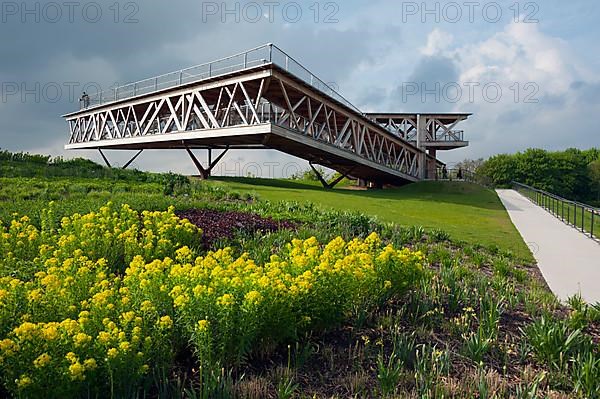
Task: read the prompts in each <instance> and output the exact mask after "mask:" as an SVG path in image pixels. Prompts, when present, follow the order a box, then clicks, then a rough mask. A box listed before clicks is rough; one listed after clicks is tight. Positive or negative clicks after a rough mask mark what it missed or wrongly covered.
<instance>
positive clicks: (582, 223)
mask: <svg viewBox="0 0 600 399" xmlns="http://www.w3.org/2000/svg"><path fill="white" fill-rule="evenodd" d="M581 232H582V233H584V232H585V207H583V206H582V207H581Z"/></svg>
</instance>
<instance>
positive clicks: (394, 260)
mask: <svg viewBox="0 0 600 399" xmlns="http://www.w3.org/2000/svg"><path fill="white" fill-rule="evenodd" d="M50 219H51V218H50V217H49V216H48V220H46V219H44V218H42V226H41V228H40V229H38V228H37V227H35V226H33V225H32V224H31V223H30V221H29V220H28V218H21V219H18V220H15V221H13V222H12V223H11V224H10V225H9V226H5V227H0V256H3V260H0V265H1V266H2V267H0V379H1V381H2V383H3V385H4V387H5V388H6V390H7V391H8V392H10V393H11V394H12V395H14V396H22V397H40V396H44V395H45V396H50V397H77V396H81V395H82V394H84V393H85V395H91V396H94V395H102V394H103V393H104V392H106V390H107V389H109V387H110V389H111V390H112V392H113V395H115V396H127V397H129V396H134V394H135V392H137V390H138V389H139V388H140V387H141V386H143V385H144V384H147V383H148V381H150V380H151V379H152V377H151V376H152V375H153V374H164V373H165V372H166V371H168V370H169V369H170V368H171V367H172V366H173V363H174V356H175V354H177V353H180V352H181V351H182V350H183V349H184V348H185V347H186V346H187V345H188V344H191V345H192V347H193V349H194V351H195V354H196V356H197V360H198V363H199V365H201V366H204V365H206V366H209V365H214V364H223V365H226V364H232V363H237V362H240V361H242V360H243V359H245V358H246V355H247V354H248V353H249V352H250V351H251V350H252V349H255V348H257V347H261V346H263V347H267V346H268V347H273V346H274V345H277V344H280V343H287V342H290V341H292V340H294V339H296V338H298V337H299V336H301V335H303V334H306V333H308V332H310V331H318V330H323V329H328V328H331V327H333V326H335V325H336V324H338V323H340V322H342V321H343V320H345V319H348V318H353V317H356V312H357V310H358V309H370V308H372V307H375V306H378V305H379V304H381V303H382V301H384V300H386V299H387V298H389V297H390V296H397V295H401V294H403V293H404V292H405V291H406V290H407V289H410V288H411V287H412V286H413V285H414V284H415V282H416V281H418V279H419V278H420V275H421V273H422V264H423V263H424V262H425V259H424V257H423V255H422V254H421V253H420V252H414V251H411V250H409V249H401V250H398V249H395V248H394V247H392V246H389V245H388V246H384V244H383V243H382V242H381V239H380V238H379V236H378V235H377V234H371V235H370V236H368V237H367V238H365V239H352V240H350V241H345V240H343V239H342V238H340V237H338V238H335V239H333V240H331V241H330V242H328V243H325V244H323V243H320V242H319V241H318V240H317V239H316V238H314V237H311V238H308V239H305V240H299V239H294V240H292V241H291V242H290V243H289V244H288V245H287V246H286V247H285V248H284V249H283V250H282V251H279V253H274V254H272V255H271V257H270V259H269V260H268V261H267V262H264V263H262V264H258V263H257V262H255V261H254V260H253V259H251V258H250V256H249V255H248V254H242V255H241V256H238V257H234V256H233V253H234V251H233V249H232V248H224V249H219V250H216V251H213V252H208V253H205V254H202V255H201V256H198V253H196V250H195V248H196V246H197V245H198V242H199V238H200V235H201V231H200V230H199V229H197V228H196V227H194V226H192V225H191V224H190V223H189V222H188V221H186V220H181V219H179V218H177V217H176V216H175V215H174V210H173V209H172V208H170V209H168V210H167V211H166V212H142V213H138V212H136V211H134V210H132V209H131V208H129V207H128V206H122V207H119V208H116V207H115V206H113V205H112V204H108V205H106V206H105V207H102V208H101V209H100V210H99V211H98V212H92V213H89V214H86V215H77V214H75V215H72V216H71V217H66V218H63V219H62V220H61V222H60V223H59V224H56V223H54V224H53V223H52V222H51V221H50ZM45 220H46V221H45ZM20 242H21V244H20ZM7 259H8V260H7ZM9 261H11V262H14V263H13V265H12V268H13V269H10V265H9V264H8V263H7V262H9ZM20 265H26V267H25V268H24V269H23V270H22V271H17V270H14V268H15V267H20Z"/></svg>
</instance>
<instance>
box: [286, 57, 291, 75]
mask: <svg viewBox="0 0 600 399" xmlns="http://www.w3.org/2000/svg"><path fill="white" fill-rule="evenodd" d="M289 66H290V57H289V56H287V55H286V56H285V70H286V71H288V72H289Z"/></svg>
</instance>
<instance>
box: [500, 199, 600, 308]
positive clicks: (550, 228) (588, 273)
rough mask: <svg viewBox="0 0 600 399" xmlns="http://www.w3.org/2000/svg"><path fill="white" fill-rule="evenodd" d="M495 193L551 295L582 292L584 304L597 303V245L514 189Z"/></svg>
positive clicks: (599, 267) (599, 282)
mask: <svg viewBox="0 0 600 399" xmlns="http://www.w3.org/2000/svg"><path fill="white" fill-rule="evenodd" d="M496 191H497V193H498V196H499V197H500V200H501V201H502V203H503V204H504V207H505V208H506V210H507V211H508V214H509V215H510V218H511V220H512V222H513V224H514V225H515V227H516V228H517V230H519V233H521V236H523V239H524V240H525V242H526V243H527V244H528V245H529V247H530V248H531V251H532V252H533V253H534V254H533V255H534V256H535V259H536V260H537V262H538V266H539V268H540V270H541V271H542V274H543V275H544V278H545V279H546V281H547V282H548V285H549V286H550V289H551V290H552V292H554V293H555V294H556V295H557V296H558V298H559V299H561V300H565V299H567V298H568V297H570V296H573V295H574V294H576V293H578V292H581V296H582V297H583V299H584V300H586V301H587V302H589V303H596V302H600V244H598V243H597V242H595V241H593V240H591V239H590V238H588V237H586V236H585V235H583V233H581V232H578V231H577V230H575V229H574V228H572V227H569V226H567V225H566V224H564V223H563V222H562V221H561V220H560V219H557V218H555V217H554V216H552V215H551V214H550V213H548V212H547V211H545V210H544V209H542V208H541V207H539V206H537V205H535V204H533V203H532V202H531V201H529V200H528V199H527V198H525V197H524V196H522V195H521V194H519V193H518V192H516V191H515V190H496Z"/></svg>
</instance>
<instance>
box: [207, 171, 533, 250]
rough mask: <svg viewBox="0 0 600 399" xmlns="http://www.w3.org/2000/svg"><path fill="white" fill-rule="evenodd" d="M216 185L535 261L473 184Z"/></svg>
mask: <svg viewBox="0 0 600 399" xmlns="http://www.w3.org/2000/svg"><path fill="white" fill-rule="evenodd" d="M212 184H215V185H224V186H226V187H228V188H230V189H233V190H236V191H240V192H250V193H253V194H255V195H257V196H258V197H259V198H260V199H263V200H270V201H284V200H285V201H299V202H304V201H306V202H313V203H316V204H320V205H322V206H324V207H328V208H336V209H343V210H355V211H360V212H364V213H367V214H369V215H373V216H377V217H378V218H379V219H380V220H382V221H388V222H395V223H399V224H402V225H409V226H411V225H420V226H423V227H425V228H430V229H431V228H437V229H442V230H445V231H447V232H448V233H450V234H451V236H452V238H453V239H456V240H464V241H466V242H469V243H471V244H476V243H478V244H482V245H486V246H492V245H496V246H498V247H499V248H501V249H504V250H510V251H512V252H513V253H514V254H515V255H517V256H519V257H521V258H523V259H526V260H532V256H531V253H530V251H529V249H528V248H527V245H526V244H525V243H524V242H523V240H522V238H521V236H520V235H519V233H518V231H517V230H516V228H515V227H514V226H513V224H512V222H511V221H510V218H509V217H508V214H507V213H506V211H505V209H504V207H503V206H502V203H501V202H500V200H499V198H498V196H497V195H496V193H495V192H494V191H492V190H488V189H485V188H482V187H480V186H477V185H474V184H471V183H465V182H423V183H417V184H411V185H408V186H405V187H401V188H397V189H389V190H373V191H357V190H350V189H347V188H344V187H342V188H337V189H334V190H329V191H326V190H324V189H323V188H322V187H321V185H320V184H319V183H317V182H314V183H313V182H305V181H301V182H300V181H291V180H282V179H256V178H252V179H250V178H226V177H215V178H214V180H212Z"/></svg>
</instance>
